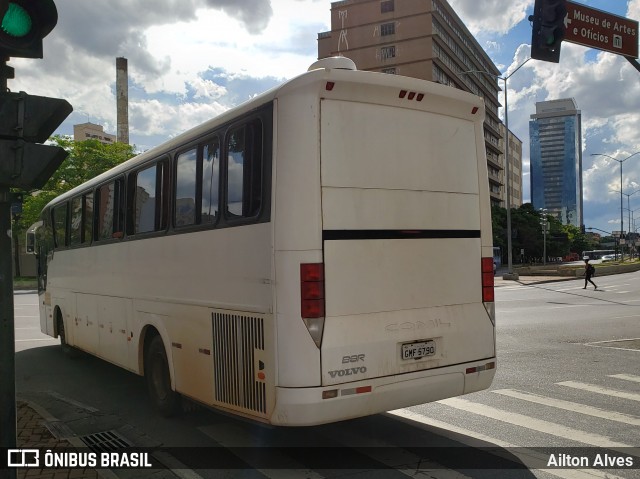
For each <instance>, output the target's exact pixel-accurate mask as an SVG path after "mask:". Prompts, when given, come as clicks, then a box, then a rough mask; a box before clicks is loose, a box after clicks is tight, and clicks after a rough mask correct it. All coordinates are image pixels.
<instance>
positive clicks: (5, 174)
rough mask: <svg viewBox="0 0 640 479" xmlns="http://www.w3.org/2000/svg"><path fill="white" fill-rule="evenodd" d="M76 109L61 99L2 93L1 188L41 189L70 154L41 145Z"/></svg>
mask: <svg viewBox="0 0 640 479" xmlns="http://www.w3.org/2000/svg"><path fill="white" fill-rule="evenodd" d="M72 111H73V108H72V107H71V105H70V104H69V103H68V102H67V101H66V100H62V99H60V98H48V97H42V96H35V95H28V94H26V93H24V92H20V93H9V92H5V93H0V187H13V188H22V189H25V190H30V189H34V188H35V189H37V188H42V187H43V186H44V185H45V183H46V182H47V180H48V179H49V178H50V177H51V175H52V174H53V173H54V171H55V170H56V169H57V168H58V167H59V166H60V164H61V163H62V162H63V161H64V159H65V158H66V157H67V155H68V153H67V151H65V150H64V148H61V147H59V146H53V145H41V144H39V143H43V142H45V141H46V140H47V139H48V138H49V136H50V135H51V134H52V133H53V132H54V131H55V129H56V128H58V126H59V125H60V123H62V122H63V121H64V119H65V118H66V117H67V116H69V114H70V113H71V112H72Z"/></svg>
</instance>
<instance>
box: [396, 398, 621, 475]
mask: <svg viewBox="0 0 640 479" xmlns="http://www.w3.org/2000/svg"><path fill="white" fill-rule="evenodd" d="M387 414H390V415H393V416H396V417H400V418H403V419H406V420H409V421H413V422H419V423H422V424H426V425H428V426H433V427H436V428H439V429H442V431H440V432H439V434H445V435H446V434H448V433H450V435H451V436H452V439H454V440H455V441H456V442H460V443H462V444H465V445H467V446H469V447H478V442H477V441H478V440H480V441H483V442H486V443H489V444H491V446H498V447H501V448H504V449H508V450H509V452H510V453H511V454H513V455H514V456H516V457H517V458H518V459H520V460H521V461H522V463H523V464H531V463H532V462H536V463H543V464H545V463H547V461H548V459H549V456H546V455H543V454H540V453H539V452H537V451H534V450H532V449H528V448H526V447H520V446H516V445H515V444H511V443H508V442H506V441H503V440H502V439H497V438H495V437H491V436H487V435H486V434H482V433H480V432H476V431H471V430H469V429H465V428H462V427H459V426H455V425H453V424H448V423H446V422H444V421H440V420H438V419H433V418H431V417H427V416H423V415H422V414H418V413H415V412H413V411H411V410H409V409H396V410H395V411H389V412H387ZM453 435H455V436H453ZM536 470H538V471H543V472H546V473H547V474H550V475H552V476H556V477H560V478H561V479H593V478H600V479H623V478H622V477H620V476H615V475H613V474H610V473H608V472H607V471H600V470H597V469H536Z"/></svg>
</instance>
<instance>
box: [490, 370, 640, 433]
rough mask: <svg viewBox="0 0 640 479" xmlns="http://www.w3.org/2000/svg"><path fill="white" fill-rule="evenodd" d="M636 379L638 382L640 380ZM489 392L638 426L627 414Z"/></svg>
mask: <svg viewBox="0 0 640 479" xmlns="http://www.w3.org/2000/svg"><path fill="white" fill-rule="evenodd" d="M638 379H639V380H640V378H638ZM491 392H492V393H496V394H501V395H503V396H508V397H512V398H516V399H522V400H523V401H529V402H533V403H536V404H542V405H544V406H551V407H555V408H558V409H564V410H565V411H572V412H577V413H580V414H586V415H588V416H593V417H599V418H602V419H608V420H609V421H616V422H621V423H623V424H630V425H633V426H640V417H637V416H631V415H629V414H623V413H619V412H615V411H605V410H604V409H599V408H597V407H593V406H587V405H584V404H579V403H575V402H571V401H564V400H562V399H553V398H549V397H546V396H540V395H538V394H532V393H525V392H522V391H516V390H515V389H495V390H493V391H491Z"/></svg>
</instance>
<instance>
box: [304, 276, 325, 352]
mask: <svg viewBox="0 0 640 479" xmlns="http://www.w3.org/2000/svg"><path fill="white" fill-rule="evenodd" d="M324 305H325V302H324V263H304V264H301V265H300V316H301V317H302V320H303V321H304V324H305V326H306V327H307V330H308V331H309V334H310V335H311V338H312V339H313V341H314V342H315V343H316V346H318V347H320V343H321V342H322V332H323V330H324V309H325V308H324Z"/></svg>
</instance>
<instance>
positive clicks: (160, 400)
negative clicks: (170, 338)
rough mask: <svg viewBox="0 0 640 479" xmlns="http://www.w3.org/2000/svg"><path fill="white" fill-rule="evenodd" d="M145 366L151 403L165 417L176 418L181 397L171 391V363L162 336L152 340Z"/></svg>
mask: <svg viewBox="0 0 640 479" xmlns="http://www.w3.org/2000/svg"><path fill="white" fill-rule="evenodd" d="M144 364H145V366H144V377H145V379H146V381H147V390H148V391H149V397H150V399H151V402H152V403H153V405H154V407H155V408H156V409H157V410H158V412H159V413H160V415H162V416H163V417H171V416H175V415H176V414H177V413H178V411H179V409H180V395H179V394H178V393H177V392H175V391H174V390H172V389H171V374H170V373H169V361H168V360H167V352H166V351H165V349H164V343H163V342H162V338H161V337H160V336H154V337H153V338H152V339H151V342H150V343H149V348H148V349H147V354H146V356H145V361H144Z"/></svg>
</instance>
